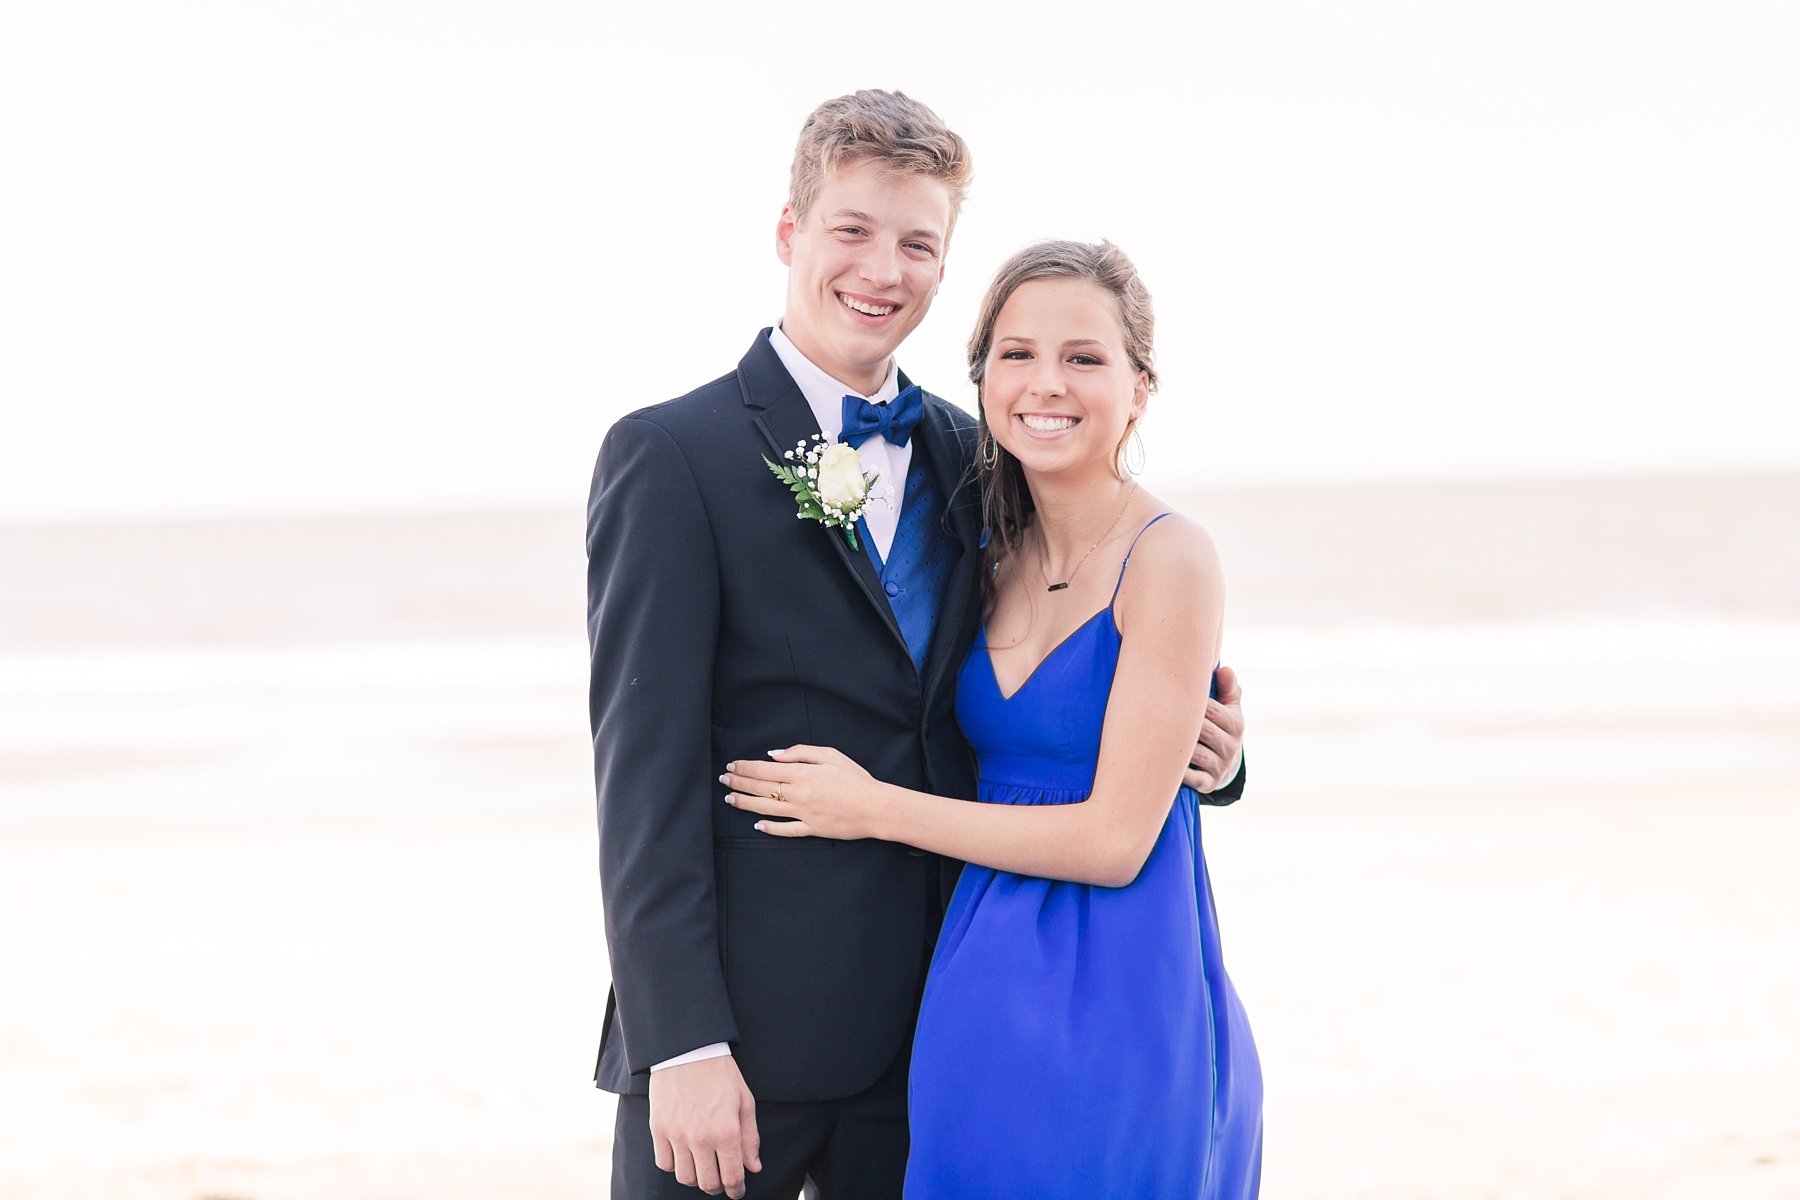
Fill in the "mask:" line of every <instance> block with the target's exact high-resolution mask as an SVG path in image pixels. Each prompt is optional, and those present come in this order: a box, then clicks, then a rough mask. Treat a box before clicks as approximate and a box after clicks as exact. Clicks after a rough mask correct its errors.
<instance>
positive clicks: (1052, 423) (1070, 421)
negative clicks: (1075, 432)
mask: <svg viewBox="0 0 1800 1200" xmlns="http://www.w3.org/2000/svg"><path fill="white" fill-rule="evenodd" d="M1014 415H1015V416H1016V417H1017V419H1018V422H1019V424H1020V425H1022V426H1023V427H1024V428H1025V431H1026V433H1027V434H1028V435H1029V436H1031V437H1033V438H1038V439H1049V438H1054V437H1056V436H1058V435H1059V434H1063V433H1067V432H1068V431H1069V430H1071V429H1073V428H1075V427H1076V426H1077V425H1079V424H1081V418H1080V417H1077V416H1075V415H1074V414H1072V413H1016V414H1014Z"/></svg>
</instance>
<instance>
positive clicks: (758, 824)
mask: <svg viewBox="0 0 1800 1200" xmlns="http://www.w3.org/2000/svg"><path fill="white" fill-rule="evenodd" d="M762 826H763V823H762V822H761V821H758V822H757V823H756V832H758V833H761V832H762V831H763V827H762Z"/></svg>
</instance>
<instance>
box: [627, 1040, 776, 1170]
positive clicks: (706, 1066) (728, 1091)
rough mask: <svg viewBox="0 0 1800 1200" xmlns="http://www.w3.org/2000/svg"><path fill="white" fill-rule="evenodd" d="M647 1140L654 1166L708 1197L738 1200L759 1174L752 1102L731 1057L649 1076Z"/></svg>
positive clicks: (754, 1109)
mask: <svg viewBox="0 0 1800 1200" xmlns="http://www.w3.org/2000/svg"><path fill="white" fill-rule="evenodd" d="M650 1137H651V1140H652V1141H654V1142H655V1144H656V1165H657V1166H658V1167H661V1168H662V1169H663V1170H665V1171H673V1172H675V1178H676V1179H678V1180H680V1181H681V1182H682V1183H685V1184H687V1185H688V1186H689V1187H697V1188H699V1189H700V1190H701V1191H703V1192H705V1193H706V1194H707V1195H709V1196H716V1195H718V1194H719V1193H720V1192H724V1193H725V1194H726V1195H727V1196H731V1197H733V1200H736V1198H737V1197H739V1196H742V1195H743V1194H744V1172H745V1171H760V1170H762V1158H761V1157H760V1154H759V1151H761V1149H762V1139H761V1138H760V1137H758V1136H757V1133H756V1098H755V1097H754V1096H752V1095H751V1094H750V1089H749V1088H748V1087H746V1086H745V1085H744V1076H743V1074H742V1073H741V1072H740V1071H739V1070H738V1065H737V1060H736V1059H734V1058H732V1057H731V1056H730V1055H724V1056H722V1057H720V1058H707V1059H702V1060H701V1061H699V1062H691V1063H684V1064H682V1065H681V1066H679V1067H664V1068H663V1069H662V1070H660V1071H652V1072H651V1073H650Z"/></svg>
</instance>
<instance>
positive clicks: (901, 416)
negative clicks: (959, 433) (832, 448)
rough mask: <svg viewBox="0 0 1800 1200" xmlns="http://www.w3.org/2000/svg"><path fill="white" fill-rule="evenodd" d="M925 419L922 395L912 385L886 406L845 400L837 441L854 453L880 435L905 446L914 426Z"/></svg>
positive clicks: (863, 401) (859, 399)
mask: <svg viewBox="0 0 1800 1200" xmlns="http://www.w3.org/2000/svg"><path fill="white" fill-rule="evenodd" d="M924 415H925V393H923V392H921V391H920V390H919V385H918V384H916V383H915V384H913V385H912V386H911V387H909V388H907V389H906V390H905V391H903V392H901V393H900V394H899V395H898V396H895V397H894V398H893V399H892V400H890V401H888V403H886V404H871V403H869V401H867V400H864V399H863V398H862V397H861V396H845V397H844V430H843V432H842V433H840V434H838V441H840V442H848V443H849V444H850V445H851V446H854V447H855V448H856V449H858V450H860V449H862V444H863V443H864V442H866V441H868V440H869V439H870V438H872V437H874V436H875V435H876V434H878V433H879V434H880V435H881V436H882V437H884V438H886V439H887V440H888V441H889V442H891V443H892V444H894V445H896V446H904V445H906V443H907V441H908V440H909V439H911V437H912V431H913V426H915V425H917V424H918V423H919V418H920V417H923V416H924Z"/></svg>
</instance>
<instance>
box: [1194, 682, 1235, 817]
mask: <svg viewBox="0 0 1800 1200" xmlns="http://www.w3.org/2000/svg"><path fill="white" fill-rule="evenodd" d="M1218 683H1219V695H1218V698H1217V699H1215V700H1208V701H1207V702H1206V724H1205V725H1203V726H1201V728H1200V741H1199V743H1198V744H1197V745H1195V747H1194V757H1193V758H1192V759H1191V760H1189V763H1188V769H1187V770H1186V771H1184V772H1183V773H1182V776H1181V781H1182V782H1183V783H1185V784H1187V785H1188V786H1189V787H1191V788H1193V789H1194V790H1195V791H1196V792H1200V793H1203V794H1204V793H1206V792H1210V791H1212V790H1213V789H1214V788H1216V787H1219V786H1220V785H1222V784H1227V783H1230V782H1231V780H1232V778H1233V777H1234V776H1235V775H1237V772H1238V758H1239V756H1241V755H1242V754H1243V752H1244V693H1243V690H1242V689H1241V688H1239V687H1238V677H1237V672H1236V671H1233V670H1232V669H1231V668H1230V667H1220V668H1219V674H1218Z"/></svg>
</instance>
